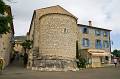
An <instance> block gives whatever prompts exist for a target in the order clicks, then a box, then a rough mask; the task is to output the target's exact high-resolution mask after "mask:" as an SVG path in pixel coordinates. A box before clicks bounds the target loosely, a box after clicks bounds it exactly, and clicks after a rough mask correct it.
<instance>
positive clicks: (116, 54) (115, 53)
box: [112, 49, 120, 57]
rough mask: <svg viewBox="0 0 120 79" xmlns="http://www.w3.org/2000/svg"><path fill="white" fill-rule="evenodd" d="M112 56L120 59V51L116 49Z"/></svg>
mask: <svg viewBox="0 0 120 79" xmlns="http://www.w3.org/2000/svg"><path fill="white" fill-rule="evenodd" d="M112 54H113V55H114V56H116V57H120V50H117V49H115V50H114V51H113V52H112Z"/></svg>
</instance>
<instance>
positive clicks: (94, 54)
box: [89, 52, 111, 56]
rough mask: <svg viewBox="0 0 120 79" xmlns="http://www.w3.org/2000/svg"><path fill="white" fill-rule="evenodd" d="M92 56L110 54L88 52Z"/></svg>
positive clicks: (108, 54)
mask: <svg viewBox="0 0 120 79" xmlns="http://www.w3.org/2000/svg"><path fill="white" fill-rule="evenodd" d="M89 53H90V54H91V55H92V56H110V55H111V54H110V53H107V52H106V53H104V52H103V53H93V52H89Z"/></svg>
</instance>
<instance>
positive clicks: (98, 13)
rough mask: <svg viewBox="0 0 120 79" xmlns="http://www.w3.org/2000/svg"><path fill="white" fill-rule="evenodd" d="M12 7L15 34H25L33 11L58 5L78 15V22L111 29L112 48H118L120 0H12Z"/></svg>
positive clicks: (119, 41)
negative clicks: (90, 21) (91, 23)
mask: <svg viewBox="0 0 120 79" xmlns="http://www.w3.org/2000/svg"><path fill="white" fill-rule="evenodd" d="M7 4H9V5H11V7H12V14H13V16H14V27H15V35H16V36H18V35H26V32H28V30H29V26H30V23H31V18H32V14H33V11H34V10H35V9H39V8H44V7H48V6H53V5H60V6H62V7H63V8H65V9H66V10H68V11H69V12H71V13H72V14H73V15H75V16H76V17H78V23H80V24H88V20H92V22H93V25H94V26H97V27H101V28H106V29H111V30H112V32H111V40H112V41H113V45H112V49H119V48H120V31H119V30H120V0H13V1H12V3H11V2H7Z"/></svg>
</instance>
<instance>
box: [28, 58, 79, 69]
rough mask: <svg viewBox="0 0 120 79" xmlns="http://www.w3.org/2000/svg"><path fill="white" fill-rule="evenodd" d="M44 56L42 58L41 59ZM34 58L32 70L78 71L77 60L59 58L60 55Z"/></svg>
mask: <svg viewBox="0 0 120 79" xmlns="http://www.w3.org/2000/svg"><path fill="white" fill-rule="evenodd" d="M41 58H42V59H41ZM41 58H36V59H35V58H34V60H32V63H31V64H32V65H31V67H28V68H30V69H32V70H40V71H77V70H78V69H77V65H76V62H75V60H69V59H59V57H54V56H53V57H51V56H49V57H48V56H47V57H41Z"/></svg>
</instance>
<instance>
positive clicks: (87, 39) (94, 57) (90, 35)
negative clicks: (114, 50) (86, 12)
mask: <svg viewBox="0 0 120 79" xmlns="http://www.w3.org/2000/svg"><path fill="white" fill-rule="evenodd" d="M78 30H79V33H78V38H79V39H78V48H79V51H80V54H81V55H83V57H86V60H87V62H88V63H89V66H91V67H102V66H104V65H105V64H109V63H110V62H111V45H110V31H111V30H108V29H103V28H99V27H94V26H92V23H91V21H89V25H83V24H78ZM85 54H86V55H85Z"/></svg>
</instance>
